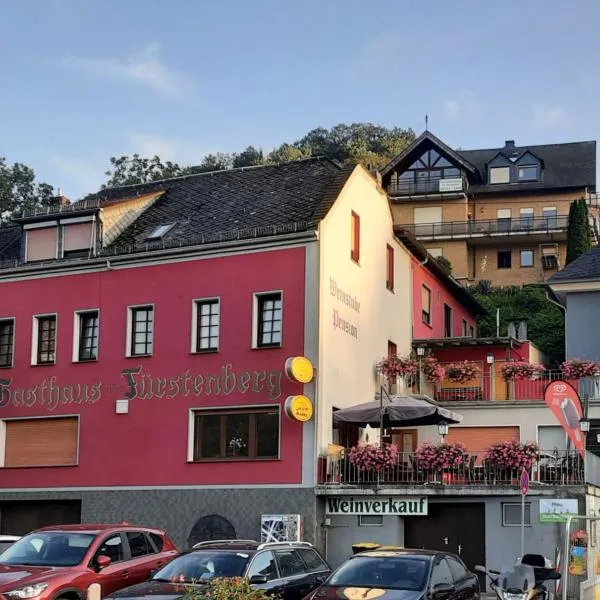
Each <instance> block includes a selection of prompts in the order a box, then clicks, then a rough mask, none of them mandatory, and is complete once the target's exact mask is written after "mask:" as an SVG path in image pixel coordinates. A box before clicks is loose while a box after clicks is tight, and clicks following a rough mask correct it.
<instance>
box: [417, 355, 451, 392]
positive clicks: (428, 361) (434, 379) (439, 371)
mask: <svg viewBox="0 0 600 600" xmlns="http://www.w3.org/2000/svg"><path fill="white" fill-rule="evenodd" d="M421 371H422V373H423V376H424V377H425V379H426V380H427V381H428V382H429V383H431V384H432V385H438V384H439V383H440V382H441V381H443V380H444V377H445V376H446V369H444V367H442V365H440V364H439V363H438V361H437V358H434V357H433V356H428V357H427V358H425V359H424V360H423V361H422V362H421Z"/></svg>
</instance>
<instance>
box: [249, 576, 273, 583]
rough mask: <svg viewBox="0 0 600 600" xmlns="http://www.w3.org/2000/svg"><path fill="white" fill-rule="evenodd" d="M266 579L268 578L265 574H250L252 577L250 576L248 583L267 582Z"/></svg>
mask: <svg viewBox="0 0 600 600" xmlns="http://www.w3.org/2000/svg"><path fill="white" fill-rule="evenodd" d="M267 581H269V578H268V577H267V576H266V575H252V577H250V583H251V584H254V585H260V584H262V583H267Z"/></svg>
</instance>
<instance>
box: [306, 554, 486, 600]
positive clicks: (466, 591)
mask: <svg viewBox="0 0 600 600" xmlns="http://www.w3.org/2000/svg"><path fill="white" fill-rule="evenodd" d="M479 597H480V596H479V578H478V577H477V575H475V574H474V573H471V572H470V571H469V570H468V569H467V567H466V566H465V564H464V563H463V562H462V560H461V559H460V558H459V557H458V556H455V555H454V554H449V553H446V552H434V551H430V550H407V549H398V550H369V551H366V552H361V553H359V554H356V555H354V556H352V557H351V558H349V559H348V560H347V561H346V562H344V563H343V564H342V565H341V566H340V567H338V568H337V569H336V570H335V571H334V572H333V573H332V574H331V576H330V577H329V579H328V580H327V581H326V582H325V583H324V584H323V585H322V586H321V587H320V588H318V589H316V590H315V591H314V592H313V593H311V594H308V595H307V596H306V600H333V599H334V598H335V600H339V599H340V598H345V599H347V600H355V599H356V600H357V599H358V598H369V599H375V598H381V600H425V599H427V600H429V599H431V600H479Z"/></svg>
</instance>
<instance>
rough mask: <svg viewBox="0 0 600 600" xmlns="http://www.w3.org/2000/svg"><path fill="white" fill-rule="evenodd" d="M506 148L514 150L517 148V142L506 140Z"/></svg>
mask: <svg viewBox="0 0 600 600" xmlns="http://www.w3.org/2000/svg"><path fill="white" fill-rule="evenodd" d="M504 147H505V148H514V147H515V140H506V141H505V142H504Z"/></svg>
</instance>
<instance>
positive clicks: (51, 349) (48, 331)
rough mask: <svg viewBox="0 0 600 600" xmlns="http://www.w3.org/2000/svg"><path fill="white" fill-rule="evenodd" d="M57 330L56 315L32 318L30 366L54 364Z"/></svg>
mask: <svg viewBox="0 0 600 600" xmlns="http://www.w3.org/2000/svg"><path fill="white" fill-rule="evenodd" d="M57 330H58V315H57V314H56V313H50V314H46V315H34V316H33V329H32V340H31V364H32V365H53V364H55V363H56V338H57Z"/></svg>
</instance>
